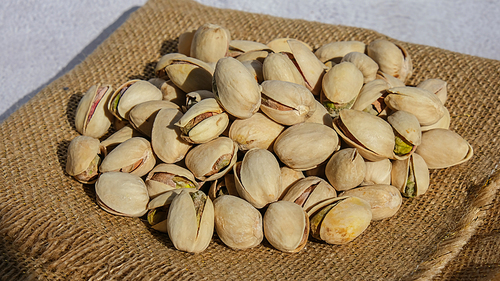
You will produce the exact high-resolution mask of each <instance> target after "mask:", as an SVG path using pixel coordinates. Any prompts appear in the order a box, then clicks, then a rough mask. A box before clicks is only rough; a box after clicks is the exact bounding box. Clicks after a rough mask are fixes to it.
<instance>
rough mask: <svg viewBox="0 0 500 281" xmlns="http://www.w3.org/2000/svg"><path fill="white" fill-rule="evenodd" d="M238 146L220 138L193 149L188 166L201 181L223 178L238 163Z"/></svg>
mask: <svg viewBox="0 0 500 281" xmlns="http://www.w3.org/2000/svg"><path fill="white" fill-rule="evenodd" d="M237 152H238V146H237V145H236V143H235V142H233V141H232V140H231V139H230V138H227V137H218V138H216V139H214V140H211V141H209V142H206V143H202V144H200V145H198V146H196V147H194V148H193V149H191V150H190V151H189V152H188V154H187V155H186V166H187V168H188V169H189V170H190V171H191V172H192V173H193V175H194V176H195V177H196V178H197V179H199V180H201V181H212V180H216V179H219V178H221V177H223V176H224V175H225V174H226V173H227V172H228V171H229V170H231V168H232V167H233V165H234V164H235V163H236V158H237V157H236V154H237Z"/></svg>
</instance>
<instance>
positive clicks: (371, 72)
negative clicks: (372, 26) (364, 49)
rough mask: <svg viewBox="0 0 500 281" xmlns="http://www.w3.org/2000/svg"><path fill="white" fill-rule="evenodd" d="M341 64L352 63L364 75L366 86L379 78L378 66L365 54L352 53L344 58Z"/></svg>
mask: <svg viewBox="0 0 500 281" xmlns="http://www.w3.org/2000/svg"><path fill="white" fill-rule="evenodd" d="M341 62H352V63H353V64H354V65H355V66H356V67H357V68H358V69H359V70H360V71H361V73H363V78H364V79H363V83H364V84H366V83H368V82H370V81H373V80H375V79H376V78H377V71H378V64H377V63H376V62H375V61H374V60H372V59H371V58H370V57H369V56H367V55H365V54H364V53H361V52H350V53H348V54H346V55H345V56H344V57H343V58H342V61H341Z"/></svg>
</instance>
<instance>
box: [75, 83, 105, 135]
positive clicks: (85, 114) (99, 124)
mask: <svg viewBox="0 0 500 281" xmlns="http://www.w3.org/2000/svg"><path fill="white" fill-rule="evenodd" d="M112 92H113V88H112V87H111V86H110V85H101V84H97V85H94V86H92V87H90V89H89V90H88V91H87V93H86V94H85V95H84V96H83V98H82V99H81V100H80V102H79V103H78V107H77V108H76V115H75V127H76V130H77V131H78V132H79V133H80V134H82V135H84V136H89V137H93V138H100V137H102V136H103V135H104V134H106V132H107V131H108V129H109V127H110V126H111V121H112V120H113V115H112V114H111V113H110V112H109V110H108V108H107V103H108V99H109V96H110V94H111V93H112Z"/></svg>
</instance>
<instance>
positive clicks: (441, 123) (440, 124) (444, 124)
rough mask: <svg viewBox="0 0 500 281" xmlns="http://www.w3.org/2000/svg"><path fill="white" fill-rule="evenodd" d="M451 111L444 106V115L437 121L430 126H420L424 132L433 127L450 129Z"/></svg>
mask: <svg viewBox="0 0 500 281" xmlns="http://www.w3.org/2000/svg"><path fill="white" fill-rule="evenodd" d="M450 119H451V118H450V112H449V111H448V109H447V108H446V107H444V115H443V117H441V119H439V120H438V121H437V122H436V123H434V124H432V125H429V126H420V129H421V130H422V132H425V131H429V130H431V129H438V128H439V129H449V128H450Z"/></svg>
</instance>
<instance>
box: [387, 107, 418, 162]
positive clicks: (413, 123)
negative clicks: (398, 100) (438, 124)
mask: <svg viewBox="0 0 500 281" xmlns="http://www.w3.org/2000/svg"><path fill="white" fill-rule="evenodd" d="M387 122H389V124H391V126H392V128H393V129H394V136H395V146H394V154H395V157H396V159H400V160H401V159H403V158H406V157H408V156H410V154H411V153H413V152H414V151H415V149H416V148H417V146H418V145H420V143H421V142H422V130H421V129H420V123H419V122H418V119H417V117H416V116H415V115H413V114H411V113H409V112H406V111H403V110H399V111H396V112H394V113H392V114H391V115H389V116H388V117H387Z"/></svg>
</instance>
